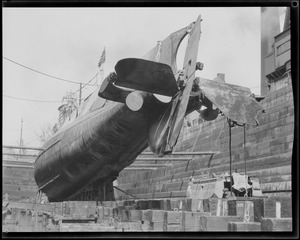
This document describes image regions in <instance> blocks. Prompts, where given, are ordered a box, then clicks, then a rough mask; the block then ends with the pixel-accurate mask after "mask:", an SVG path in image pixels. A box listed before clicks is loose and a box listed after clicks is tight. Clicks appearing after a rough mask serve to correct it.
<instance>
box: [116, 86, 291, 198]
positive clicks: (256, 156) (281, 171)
mask: <svg viewBox="0 0 300 240" xmlns="http://www.w3.org/2000/svg"><path fill="white" fill-rule="evenodd" d="M260 103H261V105H262V106H263V107H264V109H265V110H266V113H264V114H262V115H261V116H259V118H258V121H259V124H260V125H259V126H249V125H246V128H245V133H246V134H245V136H246V144H245V146H244V128H243V127H240V126H235V127H233V128H232V129H231V133H232V138H231V143H232V171H236V172H238V173H241V174H244V173H245V161H246V171H247V172H246V174H247V175H249V176H255V177H257V178H259V181H260V185H261V189H262V191H263V193H264V194H265V195H269V196H290V195H291V188H292V186H291V168H292V151H293V141H294V102H293V90H292V86H291V85H289V86H287V87H284V88H282V89H279V90H277V91H275V92H272V93H269V94H268V95H267V96H266V98H265V99H263V100H262V101H261V102H260ZM228 131H229V126H228V123H227V120H226V118H225V117H224V116H219V117H218V118H217V119H216V120H214V121H210V122H201V119H200V118H198V119H194V120H193V121H192V122H191V126H187V124H185V126H184V128H183V131H182V133H181V135H180V136H179V139H178V145H177V146H176V149H175V151H177V152H182V151H186V152H191V151H194V152H196V151H214V152H217V153H216V154H215V155H214V156H213V158H212V159H211V161H210V156H207V155H206V156H195V157H193V159H191V160H190V161H188V162H173V164H172V165H171V166H167V167H160V168H158V169H157V170H150V171H149V170H148V171H123V172H121V173H120V175H119V177H118V179H117V184H118V187H119V188H120V189H122V190H124V191H127V193H129V194H132V195H135V196H137V197H140V198H161V197H184V196H186V189H187V185H188V178H189V177H190V176H194V178H195V179H197V178H198V177H200V176H203V175H205V174H210V175H211V174H212V173H215V174H221V173H224V172H228V173H229V169H230V167H229V134H228ZM139 163H143V162H139ZM144 163H148V164H149V162H144ZM153 163H154V162H153ZM159 163H164V162H159ZM165 163H167V162H165ZM168 163H171V162H168ZM115 192H116V197H117V198H119V199H126V198H130V196H128V195H124V193H122V192H120V191H117V190H115Z"/></svg>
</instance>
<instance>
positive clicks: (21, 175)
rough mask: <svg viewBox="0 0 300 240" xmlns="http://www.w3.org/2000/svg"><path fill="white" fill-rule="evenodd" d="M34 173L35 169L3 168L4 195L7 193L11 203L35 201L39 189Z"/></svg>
mask: <svg viewBox="0 0 300 240" xmlns="http://www.w3.org/2000/svg"><path fill="white" fill-rule="evenodd" d="M33 171H34V170H33V168H22V167H3V168H2V194H3V195H4V194H6V193H7V194H8V195H9V200H11V201H19V200H23V201H24V200H27V201H33V200H34V198H35V197H36V196H37V189H38V187H37V185H36V183H35V180H34V175H33Z"/></svg>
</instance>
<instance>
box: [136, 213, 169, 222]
mask: <svg viewBox="0 0 300 240" xmlns="http://www.w3.org/2000/svg"><path fill="white" fill-rule="evenodd" d="M165 217H166V211H164V210H142V220H143V221H144V220H146V221H149V222H160V223H163V222H165Z"/></svg>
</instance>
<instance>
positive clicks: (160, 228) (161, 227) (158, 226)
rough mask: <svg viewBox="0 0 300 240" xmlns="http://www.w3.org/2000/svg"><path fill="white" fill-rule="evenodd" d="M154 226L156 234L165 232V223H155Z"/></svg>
mask: <svg viewBox="0 0 300 240" xmlns="http://www.w3.org/2000/svg"><path fill="white" fill-rule="evenodd" d="M151 224H152V226H153V231H154V232H163V231H164V223H162V222H153V223H151Z"/></svg>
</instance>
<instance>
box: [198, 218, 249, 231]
mask: <svg viewBox="0 0 300 240" xmlns="http://www.w3.org/2000/svg"><path fill="white" fill-rule="evenodd" d="M242 221H243V218H242V217H238V216H228V217H217V216H200V231H204V232H206V231H208V232H211V231H228V223H229V222H242Z"/></svg>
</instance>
